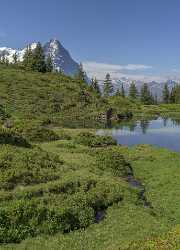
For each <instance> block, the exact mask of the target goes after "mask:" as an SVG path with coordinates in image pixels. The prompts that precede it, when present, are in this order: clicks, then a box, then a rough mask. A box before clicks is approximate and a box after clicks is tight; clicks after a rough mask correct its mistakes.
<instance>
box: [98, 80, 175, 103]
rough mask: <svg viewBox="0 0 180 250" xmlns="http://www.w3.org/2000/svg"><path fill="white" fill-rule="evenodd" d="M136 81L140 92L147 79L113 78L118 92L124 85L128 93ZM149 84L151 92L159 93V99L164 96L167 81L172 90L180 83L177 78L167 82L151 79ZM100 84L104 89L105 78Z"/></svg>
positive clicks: (115, 89)
mask: <svg viewBox="0 0 180 250" xmlns="http://www.w3.org/2000/svg"><path fill="white" fill-rule="evenodd" d="M132 82H134V83H135V85H136V87H137V89H138V91H139V92H140V90H141V87H142V86H143V84H144V83H145V81H141V80H134V81H133V80H131V79H129V78H127V77H122V78H120V79H113V78H112V83H113V86H114V92H116V91H117V90H118V89H120V91H121V87H122V85H123V87H124V90H125V92H126V94H128V93H129V88H130V85H131V83H132ZM146 83H147V84H148V86H149V89H150V91H151V93H152V94H153V95H154V96H155V95H157V97H158V98H159V99H161V98H162V91H163V89H164V85H165V83H167V85H168V88H169V90H172V88H173V87H174V86H175V85H177V84H179V82H177V81H175V80H168V81H166V82H157V81H150V82H146ZM99 85H100V87H101V89H103V80H100V81H99Z"/></svg>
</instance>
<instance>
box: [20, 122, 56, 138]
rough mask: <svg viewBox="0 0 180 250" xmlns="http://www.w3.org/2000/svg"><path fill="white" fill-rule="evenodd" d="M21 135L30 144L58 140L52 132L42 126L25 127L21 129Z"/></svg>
mask: <svg viewBox="0 0 180 250" xmlns="http://www.w3.org/2000/svg"><path fill="white" fill-rule="evenodd" d="M22 134H23V136H24V137H25V138H27V139H28V140H29V141H31V142H49V141H56V140H59V139H60V137H59V136H58V135H57V134H56V133H55V132H54V131H52V130H50V129H48V128H45V127H42V126H33V125H31V126H27V127H25V128H24V129H23V131H22Z"/></svg>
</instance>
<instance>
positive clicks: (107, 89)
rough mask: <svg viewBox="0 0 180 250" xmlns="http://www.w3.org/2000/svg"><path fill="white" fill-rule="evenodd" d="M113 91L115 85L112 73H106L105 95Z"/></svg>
mask: <svg viewBox="0 0 180 250" xmlns="http://www.w3.org/2000/svg"><path fill="white" fill-rule="evenodd" d="M112 93H113V85H112V80H111V76H110V74H107V75H106V78H105V80H104V96H105V97H108V96H110V95H111V94H112Z"/></svg>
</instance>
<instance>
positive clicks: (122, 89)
mask: <svg viewBox="0 0 180 250" xmlns="http://www.w3.org/2000/svg"><path fill="white" fill-rule="evenodd" d="M121 95H122V97H125V96H126V95H125V90H124V85H123V84H122V85H121Z"/></svg>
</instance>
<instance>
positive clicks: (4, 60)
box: [1, 54, 6, 64]
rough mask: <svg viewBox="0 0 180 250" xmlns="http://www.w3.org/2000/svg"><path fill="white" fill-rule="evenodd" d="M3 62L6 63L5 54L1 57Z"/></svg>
mask: <svg viewBox="0 0 180 250" xmlns="http://www.w3.org/2000/svg"><path fill="white" fill-rule="evenodd" d="M1 63H2V64H5V63H6V57H5V55H4V54H3V55H2V58H1Z"/></svg>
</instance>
